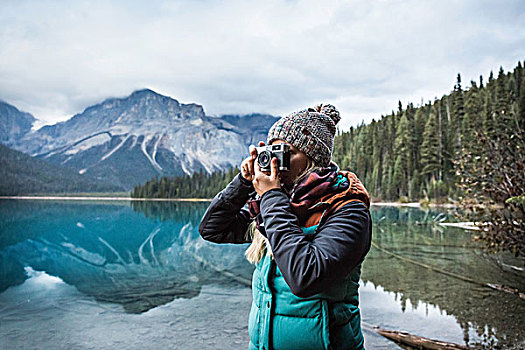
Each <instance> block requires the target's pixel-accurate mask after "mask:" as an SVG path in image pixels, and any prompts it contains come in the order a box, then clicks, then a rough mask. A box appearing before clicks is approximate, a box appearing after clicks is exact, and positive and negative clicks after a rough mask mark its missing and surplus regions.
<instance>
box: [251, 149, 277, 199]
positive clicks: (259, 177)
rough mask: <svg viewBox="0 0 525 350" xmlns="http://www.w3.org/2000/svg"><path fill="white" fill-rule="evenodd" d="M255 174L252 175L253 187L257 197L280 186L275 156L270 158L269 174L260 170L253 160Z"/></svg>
mask: <svg viewBox="0 0 525 350" xmlns="http://www.w3.org/2000/svg"><path fill="white" fill-rule="evenodd" d="M254 163H255V164H254V165H255V166H254V170H255V176H254V177H253V181H252V182H253V187H255V191H257V194H258V195H259V197H262V195H263V194H265V193H266V192H268V191H269V190H272V189H274V188H277V189H280V188H281V180H280V179H279V169H277V158H272V162H271V164H270V170H271V172H270V174H267V173H264V172H262V171H261V167H260V166H259V163H258V162H254Z"/></svg>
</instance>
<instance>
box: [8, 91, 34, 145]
mask: <svg viewBox="0 0 525 350" xmlns="http://www.w3.org/2000/svg"><path fill="white" fill-rule="evenodd" d="M35 121H36V119H35V118H34V117H33V116H32V115H31V114H29V113H25V112H21V111H19V110H18V109H17V108H16V107H15V106H12V105H10V104H8V103H5V102H2V101H0V143H3V144H6V145H13V144H16V143H17V142H18V140H20V138H22V137H23V136H24V135H26V134H27V133H28V132H29V131H31V128H32V127H33V124H34V122H35Z"/></svg>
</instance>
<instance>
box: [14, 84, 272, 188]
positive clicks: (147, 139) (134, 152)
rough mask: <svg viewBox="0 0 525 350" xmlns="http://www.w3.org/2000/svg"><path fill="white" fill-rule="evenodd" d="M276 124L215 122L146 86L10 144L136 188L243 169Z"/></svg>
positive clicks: (256, 119)
mask: <svg viewBox="0 0 525 350" xmlns="http://www.w3.org/2000/svg"><path fill="white" fill-rule="evenodd" d="M275 120H276V118H275V117H273V116H270V115H262V114H251V115H245V116H235V115H225V116H220V117H211V116H207V115H206V114H205V112H204V109H203V107H202V106H200V105H198V104H181V103H179V102H178V101H177V100H175V99H173V98H170V97H167V96H163V95H160V94H158V93H156V92H154V91H152V90H148V89H145V90H139V91H135V92H133V93H132V94H131V95H130V96H128V97H125V98H111V99H107V100H105V101H103V102H102V103H100V104H97V105H94V106H90V107H88V108H86V109H85V110H84V111H83V112H82V113H79V114H76V115H75V116H73V117H72V118H71V119H69V120H67V121H64V122H61V123H57V124H55V125H50V126H44V127H43V128H41V129H39V130H36V131H32V132H27V133H26V134H25V135H23V136H22V137H17V138H12V139H10V141H9V142H5V144H6V145H8V146H10V147H11V148H14V149H16V150H19V151H22V152H24V153H27V154H30V155H32V156H34V157H37V158H43V159H46V160H48V161H50V162H52V163H55V164H60V165H63V166H66V167H69V168H72V169H74V170H76V171H78V173H79V174H82V175H83V174H86V175H88V176H91V177H94V178H97V179H99V180H104V181H106V182H109V183H113V184H116V185H119V186H123V187H124V188H128V189H130V188H132V187H133V186H134V185H136V184H140V183H143V182H145V181H146V180H148V179H150V178H152V177H155V176H177V175H183V174H188V175H189V174H192V173H193V172H195V171H199V170H201V169H202V170H204V171H206V172H208V173H212V172H214V171H217V170H224V169H227V168H229V167H231V166H235V165H239V164H240V162H241V161H242V159H243V158H244V156H245V155H246V153H247V151H246V150H247V147H248V146H249V145H250V144H251V143H256V142H257V141H258V140H264V139H265V138H266V133H267V132H268V129H269V128H270V126H271V125H272V124H273V123H274V122H275Z"/></svg>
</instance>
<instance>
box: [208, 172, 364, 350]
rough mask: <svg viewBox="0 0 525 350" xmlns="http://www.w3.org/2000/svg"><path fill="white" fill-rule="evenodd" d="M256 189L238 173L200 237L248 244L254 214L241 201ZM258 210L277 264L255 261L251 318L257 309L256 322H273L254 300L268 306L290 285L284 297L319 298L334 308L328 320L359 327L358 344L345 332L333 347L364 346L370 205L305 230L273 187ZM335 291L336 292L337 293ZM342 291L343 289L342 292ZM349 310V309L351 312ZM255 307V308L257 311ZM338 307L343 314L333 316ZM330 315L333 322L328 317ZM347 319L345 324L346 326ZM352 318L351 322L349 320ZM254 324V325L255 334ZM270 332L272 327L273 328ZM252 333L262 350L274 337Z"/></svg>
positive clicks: (344, 210) (348, 208)
mask: <svg viewBox="0 0 525 350" xmlns="http://www.w3.org/2000/svg"><path fill="white" fill-rule="evenodd" d="M253 190H254V189H253V186H252V184H251V182H249V181H247V180H245V179H244V178H242V177H241V176H240V175H239V176H237V177H236V178H234V180H233V181H232V182H231V183H230V184H229V185H228V186H227V187H226V188H225V189H224V190H223V191H222V192H221V193H219V194H218V195H217V196H216V197H215V198H214V200H213V201H212V203H211V204H210V206H209V208H208V210H207V211H206V213H205V215H204V217H203V219H202V222H201V225H200V227H199V231H200V233H201V235H202V237H203V238H204V239H206V240H209V241H212V242H216V243H249V242H250V241H251V239H250V238H249V237H247V235H246V231H247V227H248V225H249V224H250V222H251V220H252V219H251V218H250V215H249V213H248V210H247V209H245V208H243V206H244V205H245V204H246V201H247V200H248V199H249V197H250V194H251V193H252V192H253ZM260 210H261V218H260V224H262V225H263V227H264V229H262V230H261V232H262V233H263V234H265V236H266V237H267V238H268V240H269V242H270V245H271V248H272V252H273V255H274V259H275V262H273V261H272V263H273V264H276V267H274V268H273V270H272V268H271V265H270V263H269V261H268V259H267V258H265V259H263V261H261V263H260V264H258V266H257V269H256V271H255V273H254V281H255V282H254V283H258V285H254V286H253V287H254V305H255V310H254V306H253V305H252V315H251V316H250V322H251V323H253V320H252V319H253V318H254V317H253V314H257V317H256V318H257V320H258V321H257V323H264V322H267V321H269V322H270V323H269V324H272V321H271V320H268V319H267V318H270V317H273V316H274V314H273V313H271V312H270V311H268V312H270V313H269V314H268V315H269V316H268V317H266V316H267V315H266V314H264V313H261V310H259V307H258V306H257V305H256V304H257V303H258V302H260V300H262V299H264V300H265V303H264V304H268V307H269V308H270V305H272V304H273V302H272V300H273V299H274V298H273V297H272V293H280V294H283V295H284V294H287V293H286V289H287V288H289V290H290V292H288V296H287V297H286V298H285V299H283V300H286V301H287V302H290V303H291V304H293V305H297V302H304V305H312V304H311V302H312V301H315V300H317V301H318V302H319V304H318V305H319V308H320V309H322V308H323V307H321V306H322V305H325V306H326V307H325V309H326V308H328V309H330V311H329V312H328V311H326V312H324V313H323V315H322V316H321V317H322V318H323V319H324V318H326V323H329V322H332V323H334V324H335V322H339V323H341V322H342V325H341V324H339V328H340V327H341V326H342V327H344V328H345V329H346V328H347V327H350V329H351V327H354V331H355V327H357V332H358V333H359V334H358V336H357V335H356V336H350V338H355V339H357V341H358V343H355V344H358V345H359V346H357V345H355V347H354V345H351V346H348V345H347V344H341V339H344V343H348V342H349V339H350V338H349V337H348V336H347V335H344V334H343V335H342V337H339V339H335V338H334V339H331V344H332V345H330V346H331V347H333V348H345V349H346V348H360V347H361V346H362V335H361V331H360V326H359V322H360V321H359V320H360V316H359V309H358V296H357V288H358V281H359V275H360V264H361V262H362V261H363V259H364V257H365V255H366V253H367V252H368V250H369V249H370V240H371V220H370V214H369V211H368V208H367V207H366V206H365V204H363V203H362V202H352V203H348V204H345V205H344V206H342V207H341V208H339V209H337V210H336V211H335V212H333V213H332V214H330V215H329V216H328V217H327V218H326V219H325V220H323V221H322V223H321V224H320V225H319V228H318V229H317V230H316V233H315V234H305V233H304V231H303V228H302V227H301V226H300V224H299V221H298V219H297V216H296V215H295V214H294V212H293V211H292V207H291V205H290V200H289V198H288V197H287V195H286V194H285V193H284V192H282V191H281V190H278V189H275V190H270V191H268V192H266V193H265V194H264V195H263V196H262V198H261V203H260ZM265 266H266V267H265ZM265 269H266V270H267V271H265V272H264V273H262V272H261V271H263V270H265ZM270 271H274V272H270ZM261 276H262V278H261ZM268 276H270V278H268ZM256 277H257V278H256ZM279 278H280V279H284V281H285V282H286V283H279ZM266 280H270V281H273V282H271V284H276V285H274V287H273V288H274V290H273V291H269V292H268V291H265V289H266V288H264V287H262V288H261V286H260V283H259V282H260V281H266ZM258 281H259V282H258ZM350 284H351V287H345V286H346V285H348V286H350ZM345 290H346V294H345V292H344V291H345ZM334 291H336V292H335V294H334ZM339 291H343V292H342V293H339ZM265 293H266V296H265V295H264V294H265ZM292 293H293V295H292ZM331 295H332V296H333V295H341V296H340V297H338V298H339V300H336V299H337V298H335V299H334V297H331ZM277 300H279V299H277ZM328 303H330V304H328ZM280 305H282V302H281V303H280ZM316 305H317V304H316ZM328 305H330V306H328ZM275 307H276V306H275V305H272V306H271V308H274V309H275ZM277 307H279V305H277ZM302 309H303V310H304V309H305V308H302ZM307 309H311V307H310V306H308V307H307ZM338 310H339V311H338ZM345 310H350V311H351V313H352V315H350V313H349V312H347V311H345ZM254 311H256V312H255V313H254ZM301 312H302V311H301ZM337 312H338V314H339V316H337V315H335V313H337ZM260 315H264V316H265V317H261V316H260ZM341 315H342V316H341ZM292 316H293V317H295V316H294V315H293V314H292V315H290V317H289V319H292V320H298V318H292ZM309 317H310V316H309ZM316 317H317V316H316ZM337 317H338V320H337V321H336V320H335V318H337ZM345 317H346V318H345ZM259 318H262V319H259ZM342 318H344V320H343V321H341V319H342ZM329 319H330V321H328V320H329ZM286 322H288V323H287V327H285V328H287V329H290V326H291V325H295V323H292V322H291V321H286ZM294 322H295V321H294ZM297 322H299V321H297ZM345 322H346V323H347V325H346V326H345ZM348 323H353V324H352V325H348ZM354 323H357V324H354ZM308 324H312V323H311V322H310V323H305V325H308ZM256 326H257V325H255V326H254V325H252V327H251V330H250V331H251V333H252V330H253V329H254V327H256ZM257 327H259V328H258V329H259V330H260V331H261V332H262V331H263V328H265V327H266V326H264V325H263V326H261V325H260V324H259V325H258V326H257ZM268 328H270V326H268ZM330 328H331V327H330ZM340 329H342V328H340ZM266 331H267V332H269V330H266ZM330 331H332V329H330ZM342 332H347V333H348V331H347V330H344V331H340V332H339V333H342ZM263 333H264V332H263ZM327 333H329V332H327ZM333 333H335V332H331V333H330V337H331V338H332V336H333ZM250 337H251V343H250V346H251V347H254V346H255V348H261V349H262V348H263V346H262V345H261V344H266V345H267V346H265V347H266V348H268V347H271V344H272V342H270V341H268V338H269V335H268V333H267V334H266V338H265V337H264V335H263V334H262V333H261V336H257V335H256V336H255V345H254V344H253V342H254V336H253V334H250ZM259 338H262V339H263V340H260V339H259ZM264 338H265V340H264ZM295 339H297V338H295ZM274 341H275V339H274ZM326 344H330V341H327V343H326ZM315 348H317V347H315ZM321 348H323V347H321Z"/></svg>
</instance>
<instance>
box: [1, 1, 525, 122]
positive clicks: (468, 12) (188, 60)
mask: <svg viewBox="0 0 525 350" xmlns="http://www.w3.org/2000/svg"><path fill="white" fill-rule="evenodd" d="M524 23H525V1H523V0H501V1H484V0H464V1H459V0H457V1H449V0H445V1H444V0H437V1H424V0H409V1H396V0H392V1H387V0H383V1H354V0H349V1H344V0H340V1H318V0H307V1H278V0H265V1H248V0H235V1H212V0H193V1H157V0H149V1H139V0H137V1H132V0H122V1H102V0H101V1H97V0H93V1H66V0H64V1H59V0H54V1H50V0H35V1H24V0H2V4H1V6H0V100H3V101H5V102H8V103H10V104H13V105H15V106H16V107H18V108H19V109H21V110H24V111H27V112H30V113H32V114H33V115H34V116H35V117H36V118H39V119H41V120H42V121H43V122H45V123H48V124H49V123H55V122H57V121H62V120H65V119H68V118H70V117H71V116H72V115H74V114H75V113H79V112H82V111H83V110H84V109H85V108H86V107H88V106H90V105H92V104H95V103H99V102H101V101H103V100H104V99H106V98H108V97H124V96H127V95H129V94H130V93H131V92H132V91H134V90H137V89H142V88H150V89H153V90H155V91H156V92H158V93H161V94H163V95H168V96H171V97H173V98H175V99H177V100H178V101H180V102H182V103H190V102H195V103H199V104H201V105H203V106H204V108H205V111H206V113H208V114H210V115H219V114H223V113H251V112H261V113H272V114H275V115H283V114H287V113H289V112H292V111H295V110H298V109H302V108H304V107H308V106H311V105H314V104H316V103H318V102H330V103H332V104H334V105H336V106H337V107H338V108H339V110H340V111H341V113H342V116H343V119H342V121H341V125H340V127H341V128H343V129H346V128H347V127H348V126H350V125H356V124H358V123H360V122H361V121H363V120H364V121H365V122H368V121H370V120H371V119H372V118H376V119H377V118H379V117H380V116H381V115H382V114H387V113H389V112H390V111H391V110H392V109H396V108H397V101H398V100H401V102H402V103H403V104H404V105H406V103H408V102H413V103H414V104H416V105H417V104H420V103H421V101H422V100H423V101H425V102H426V101H429V100H433V99H434V98H435V97H440V96H442V95H443V94H446V93H449V92H450V90H451V89H452V88H453V85H454V83H455V79H456V75H457V73H458V72H460V73H461V74H462V77H463V81H464V84H463V85H464V86H468V85H469V82H470V80H472V79H475V80H477V79H478V78H479V75H480V74H481V75H483V76H484V77H485V78H486V77H487V76H488V74H489V72H490V70H494V71H495V72H497V71H498V69H499V67H500V66H503V68H504V69H505V70H506V71H507V70H511V69H513V68H514V67H515V65H516V64H517V62H518V61H519V60H524V59H525V24H524Z"/></svg>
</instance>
